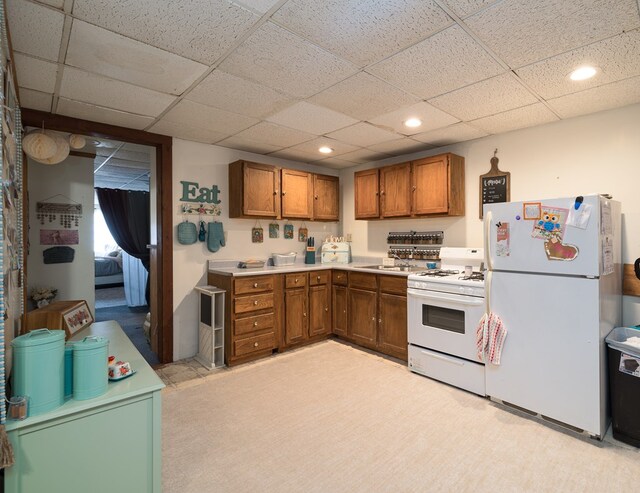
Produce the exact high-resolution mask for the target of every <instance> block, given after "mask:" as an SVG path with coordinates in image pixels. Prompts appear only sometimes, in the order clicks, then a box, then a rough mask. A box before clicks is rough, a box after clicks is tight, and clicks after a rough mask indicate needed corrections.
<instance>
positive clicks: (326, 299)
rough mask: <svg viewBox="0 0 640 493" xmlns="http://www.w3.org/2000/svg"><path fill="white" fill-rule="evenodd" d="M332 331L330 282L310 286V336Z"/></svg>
mask: <svg viewBox="0 0 640 493" xmlns="http://www.w3.org/2000/svg"><path fill="white" fill-rule="evenodd" d="M330 332H331V296H330V292H329V285H328V284H321V285H318V286H311V287H310V288H309V337H311V336H318V335H322V334H328V333H330Z"/></svg>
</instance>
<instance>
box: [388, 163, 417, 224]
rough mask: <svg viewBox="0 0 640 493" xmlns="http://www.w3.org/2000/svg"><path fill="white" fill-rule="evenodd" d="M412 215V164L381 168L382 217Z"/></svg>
mask: <svg viewBox="0 0 640 493" xmlns="http://www.w3.org/2000/svg"><path fill="white" fill-rule="evenodd" d="M409 215H411V163H404V164H399V165H396V166H386V167H384V168H380V217H403V216H409Z"/></svg>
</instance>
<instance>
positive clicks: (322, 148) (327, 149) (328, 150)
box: [318, 146, 333, 154]
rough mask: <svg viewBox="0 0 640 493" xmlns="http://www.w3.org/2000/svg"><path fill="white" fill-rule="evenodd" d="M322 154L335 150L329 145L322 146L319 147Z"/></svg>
mask: <svg viewBox="0 0 640 493" xmlns="http://www.w3.org/2000/svg"><path fill="white" fill-rule="evenodd" d="M318 150H319V151H320V152H321V153H322V154H331V153H332V152H333V149H331V147H327V146H322V147H321V148H320V149H318Z"/></svg>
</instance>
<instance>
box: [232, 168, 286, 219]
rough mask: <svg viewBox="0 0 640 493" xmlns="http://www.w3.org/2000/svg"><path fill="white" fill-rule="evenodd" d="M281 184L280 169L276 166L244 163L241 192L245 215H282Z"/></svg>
mask: <svg viewBox="0 0 640 493" xmlns="http://www.w3.org/2000/svg"><path fill="white" fill-rule="evenodd" d="M279 183H280V179H279V173H278V169H277V168H275V167H274V166H269V165H266V164H258V163H244V169H243V184H244V186H243V189H242V191H240V192H239V193H241V194H242V198H243V200H242V203H243V211H242V213H243V215H245V216H263V217H277V216H278V215H279V214H280V197H279V196H278V188H279ZM230 188H231V189H232V190H233V187H230ZM234 193H235V192H234Z"/></svg>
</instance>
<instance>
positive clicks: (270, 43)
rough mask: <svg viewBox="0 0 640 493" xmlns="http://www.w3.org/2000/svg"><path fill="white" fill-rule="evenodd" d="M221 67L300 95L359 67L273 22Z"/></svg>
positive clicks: (321, 86) (314, 90)
mask: <svg viewBox="0 0 640 493" xmlns="http://www.w3.org/2000/svg"><path fill="white" fill-rule="evenodd" d="M220 68H222V69H223V70H224V71H225V72H229V73H232V74H234V75H237V76H239V77H244V78H245V79H251V80H254V81H256V82H259V83H261V84H264V85H266V86H269V87H271V88H273V89H278V90H281V91H284V92H285V93H287V94H290V95H292V96H296V97H300V98H307V97H309V96H312V95H313V94H315V93H317V92H319V91H321V90H323V89H325V88H327V87H329V86H331V85H333V84H335V83H336V82H339V81H341V80H343V79H345V78H347V77H349V76H350V75H352V74H354V73H355V72H356V71H357V69H356V67H355V66H353V65H352V64H350V63H348V62H346V61H344V60H342V59H340V58H338V57H336V56H335V55H332V54H330V53H327V52H326V51H325V50H323V49H321V48H318V47H317V46H315V45H313V44H311V43H309V42H307V41H305V40H303V39H302V38H299V37H298V36H296V35H295V34H292V33H290V32H289V31H286V30H285V29H282V28H281V27H278V26H276V25H274V24H271V23H266V24H264V25H263V26H262V27H260V29H258V30H257V31H256V32H255V33H253V34H252V35H251V36H250V37H249V38H248V39H247V40H246V41H245V42H244V43H242V44H241V45H240V46H239V47H238V48H237V49H236V50H235V51H234V52H233V53H232V54H231V55H230V56H229V57H228V58H227V59H226V60H225V61H224V62H222V64H221V65H220Z"/></svg>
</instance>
